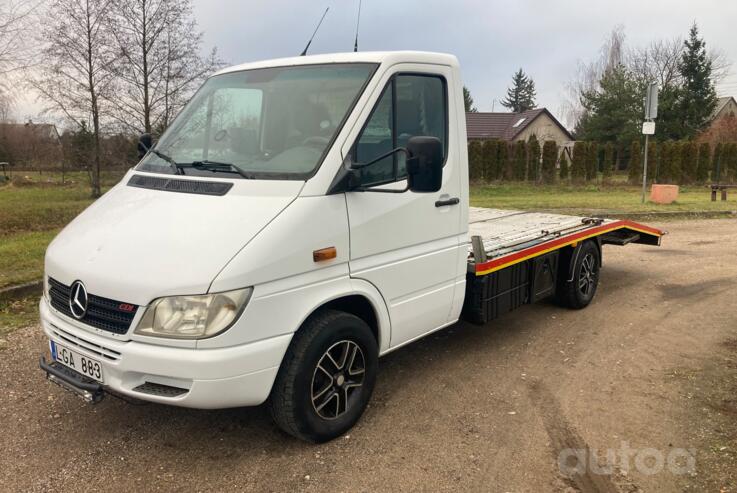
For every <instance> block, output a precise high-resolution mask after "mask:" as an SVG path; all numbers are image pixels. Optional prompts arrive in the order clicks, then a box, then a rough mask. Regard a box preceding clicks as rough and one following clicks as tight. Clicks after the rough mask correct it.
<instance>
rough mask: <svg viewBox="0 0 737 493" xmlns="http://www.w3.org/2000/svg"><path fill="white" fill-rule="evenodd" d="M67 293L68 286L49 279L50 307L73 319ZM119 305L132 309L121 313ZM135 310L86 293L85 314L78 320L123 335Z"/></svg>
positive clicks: (118, 302) (119, 302) (121, 303)
mask: <svg viewBox="0 0 737 493" xmlns="http://www.w3.org/2000/svg"><path fill="white" fill-rule="evenodd" d="M69 291H70V287H69V286H67V285H66V284H62V283H60V282H59V281H57V280H56V279H53V278H51V277H49V298H50V299H51V306H53V307H54V308H55V309H56V310H58V311H60V312H61V313H63V314H64V315H66V316H68V317H71V318H75V317H74V315H72V311H71V310H70V309H69ZM120 305H129V306H130V307H133V308H132V310H131V311H123V310H121V309H120ZM137 309H138V307H137V306H136V305H130V304H128V303H124V302H122V301H115V300H111V299H108V298H102V297H100V296H95V295H93V294H90V293H87V313H85V315H84V317H82V318H81V319H80V322H82V323H84V324H87V325H89V326H92V327H95V328H97V329H102V330H105V331H108V332H112V333H114V334H125V333H126V332H128V329H129V328H130V326H131V322H132V321H133V317H135V315H136V310H137Z"/></svg>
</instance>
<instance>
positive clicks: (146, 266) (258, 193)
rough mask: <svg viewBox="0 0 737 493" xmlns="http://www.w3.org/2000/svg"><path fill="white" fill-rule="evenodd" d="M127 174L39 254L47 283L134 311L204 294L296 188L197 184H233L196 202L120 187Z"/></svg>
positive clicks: (298, 184)
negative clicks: (77, 285) (80, 289)
mask: <svg viewBox="0 0 737 493" xmlns="http://www.w3.org/2000/svg"><path fill="white" fill-rule="evenodd" d="M134 174H135V173H132V172H131V173H128V175H127V176H126V177H125V178H124V179H123V180H122V181H121V182H120V183H119V184H118V185H116V186H115V187H114V188H113V189H111V190H110V191H109V192H107V193H106V194H105V195H103V196H102V197H101V198H100V199H98V200H97V201H96V202H95V203H93V204H92V205H91V206H90V207H88V208H87V209H86V210H85V211H84V212H82V213H81V214H80V215H79V216H77V218H75V219H74V220H73V221H72V222H71V223H70V224H69V225H68V226H67V227H66V228H64V229H63V230H62V232H61V233H59V235H58V236H57V237H56V238H55V239H54V241H53V242H52V243H51V244H50V245H49V248H48V250H47V251H46V274H47V275H48V276H50V277H53V278H54V279H56V280H57V281H60V282H62V283H64V284H67V285H70V284H71V283H72V282H74V281H75V280H80V281H82V282H83V283H84V284H85V286H86V288H87V291H88V292H89V293H91V294H94V295H96V296H102V297H105V298H111V299H114V300H120V301H123V302H126V303H133V304H136V305H147V304H148V303H149V302H150V301H151V300H153V299H154V298H158V297H160V296H169V295H180V294H202V293H206V292H207V291H208V288H209V286H210V283H211V282H212V280H213V279H214V278H215V276H216V275H217V274H218V272H220V270H221V269H222V268H223V267H224V266H225V264H226V263H227V262H228V261H229V260H230V259H231V258H233V256H234V255H235V254H236V253H238V251H239V250H240V249H241V248H243V247H244V246H245V245H246V244H247V243H248V242H249V241H250V240H251V239H253V238H254V237H255V236H256V235H257V234H258V233H259V231H261V230H262V229H263V228H264V227H265V226H266V225H267V224H269V222H271V221H272V220H273V219H274V218H275V217H276V216H278V215H279V214H280V213H281V212H282V211H283V210H284V209H285V208H286V207H287V206H288V205H289V204H290V203H291V202H292V201H293V200H294V199H295V198H296V197H297V195H299V193H300V190H301V189H302V186H303V185H304V182H302V181H286V180H274V181H267V180H232V181H230V180H227V179H225V180H217V179H214V180H213V179H207V180H203V179H200V178H197V180H198V181H220V182H226V183H233V187H232V188H231V189H230V190H229V191H228V192H227V193H226V194H225V195H222V196H215V195H199V194H194V193H181V192H172V191H163V190H152V189H145V188H138V187H132V186H128V185H127V183H128V180H129V179H130V177H131V176H132V175H134ZM167 178H172V177H171V176H168V177H167ZM185 179H186V178H185Z"/></svg>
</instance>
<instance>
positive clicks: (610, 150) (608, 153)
mask: <svg viewBox="0 0 737 493" xmlns="http://www.w3.org/2000/svg"><path fill="white" fill-rule="evenodd" d="M601 171H602V175H603V176H604V180H609V179H610V178H611V177H612V172H613V171H614V144H612V143H611V142H607V143H606V145H605V146H604V161H603V162H602V169H601Z"/></svg>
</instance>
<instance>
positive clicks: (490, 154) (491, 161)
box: [481, 140, 501, 181]
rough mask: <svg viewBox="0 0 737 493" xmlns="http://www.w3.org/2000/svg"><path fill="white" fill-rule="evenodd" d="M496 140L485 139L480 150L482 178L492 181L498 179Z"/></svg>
mask: <svg viewBox="0 0 737 493" xmlns="http://www.w3.org/2000/svg"><path fill="white" fill-rule="evenodd" d="M500 144H501V142H499V141H498V140H487V141H485V142H484V143H483V148H482V151H481V154H482V162H483V168H484V180H485V181H492V180H498V179H499V155H498V154H499V145H500Z"/></svg>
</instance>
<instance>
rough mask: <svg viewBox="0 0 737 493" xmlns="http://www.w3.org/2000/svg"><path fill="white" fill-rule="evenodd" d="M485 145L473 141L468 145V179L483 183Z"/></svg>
mask: <svg viewBox="0 0 737 493" xmlns="http://www.w3.org/2000/svg"><path fill="white" fill-rule="evenodd" d="M482 147H483V143H482V142H480V141H478V140H472V141H471V142H469V143H468V179H469V180H470V181H481V180H483V179H484V162H483V155H482Z"/></svg>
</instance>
